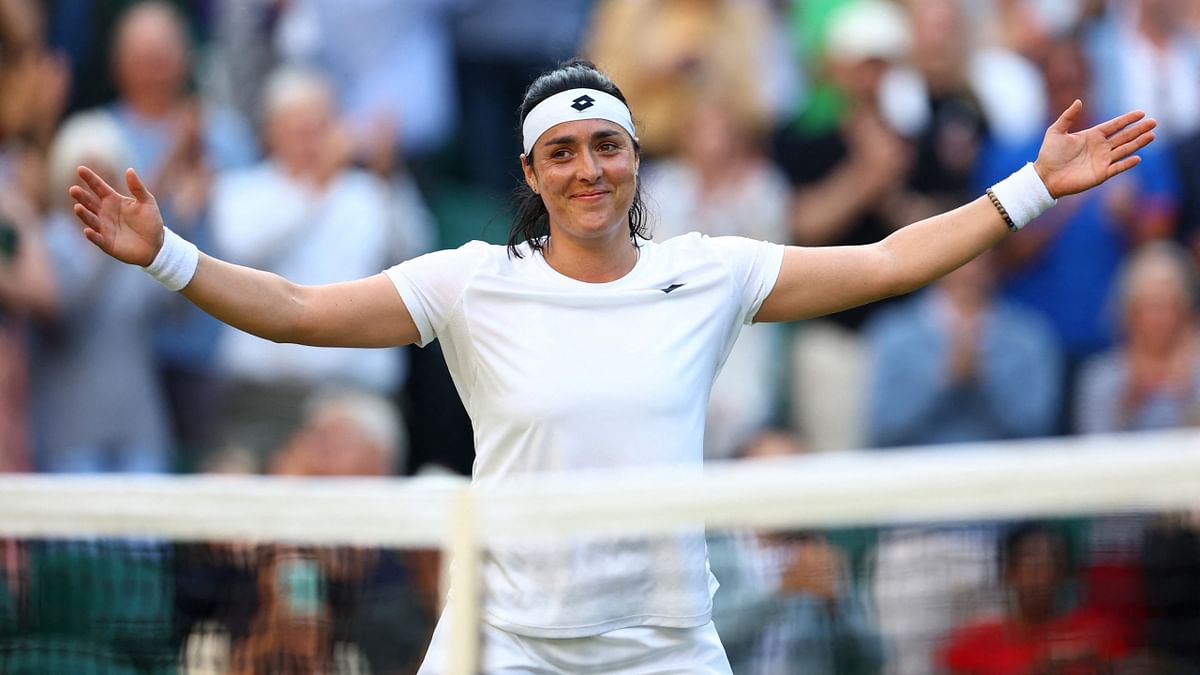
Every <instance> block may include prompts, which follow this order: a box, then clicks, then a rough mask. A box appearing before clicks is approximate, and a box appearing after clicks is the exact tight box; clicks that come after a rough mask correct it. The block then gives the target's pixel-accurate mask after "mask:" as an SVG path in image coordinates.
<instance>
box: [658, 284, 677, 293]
mask: <svg viewBox="0 0 1200 675" xmlns="http://www.w3.org/2000/svg"><path fill="white" fill-rule="evenodd" d="M677 288H683V284H671V285H670V286H667V287H666V288H660V289H658V290H660V291H662V292H663V293H670V292H671V291H673V290H675V289H677Z"/></svg>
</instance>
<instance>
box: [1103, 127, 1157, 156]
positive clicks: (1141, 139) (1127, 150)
mask: <svg viewBox="0 0 1200 675" xmlns="http://www.w3.org/2000/svg"><path fill="white" fill-rule="evenodd" d="M1154 138H1155V136H1154V134H1153V133H1149V132H1147V133H1144V134H1142V135H1140V136H1138V137H1136V138H1134V139H1133V140H1132V141H1129V142H1128V143H1123V144H1121V145H1118V146H1117V147H1115V148H1113V151H1112V156H1113V158H1116V159H1119V158H1123V157H1128V156H1129V155H1132V154H1133V153H1135V152H1137V151H1138V150H1141V149H1142V148H1144V147H1146V146H1147V145H1150V142H1151V141H1153V140H1154Z"/></svg>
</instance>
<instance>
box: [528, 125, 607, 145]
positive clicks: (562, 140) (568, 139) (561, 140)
mask: <svg viewBox="0 0 1200 675" xmlns="http://www.w3.org/2000/svg"><path fill="white" fill-rule="evenodd" d="M620 135H621V132H620V131H617V130H616V129H601V130H600V131H597V132H595V133H593V134H592V140H593V141H598V140H600V139H602V138H610V137H612V136H620ZM576 141H577V139H576V138H575V137H574V136H571V135H566V136H555V137H554V138H551V139H550V140H548V141H546V142H545V143H544V144H543V145H571V144H572V143H575V142H576Z"/></svg>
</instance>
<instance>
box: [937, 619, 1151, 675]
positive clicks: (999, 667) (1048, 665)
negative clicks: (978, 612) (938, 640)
mask: <svg viewBox="0 0 1200 675" xmlns="http://www.w3.org/2000/svg"><path fill="white" fill-rule="evenodd" d="M1128 651H1129V646H1128V644H1127V643H1126V641H1125V639H1124V636H1123V634H1122V631H1121V630H1120V629H1119V627H1118V626H1117V625H1116V624H1115V623H1113V622H1112V621H1110V620H1108V619H1107V618H1106V617H1104V616H1103V615H1100V614H1096V613H1092V612H1086V611H1079V612H1071V613H1070V614H1066V615H1063V616H1059V617H1055V618H1053V619H1050V620H1049V621H1047V622H1045V623H1043V624H1040V625H1036V626H1025V625H1020V624H1017V623H1015V622H1013V621H1012V620H1011V619H1009V618H1001V619H994V620H990V621H983V622H980V623H976V624H973V625H970V626H966V627H964V628H960V629H958V630H956V631H954V633H952V634H951V636H950V639H949V641H948V643H947V647H946V649H945V651H943V652H942V654H941V658H940V660H941V663H942V665H943V666H944V667H945V668H946V670H948V671H949V672H951V673H954V674H955V675H1026V674H1028V675H1090V674H1091V673H1096V672H1101V669H1099V668H1098V667H1097V666H1098V665H1100V664H1107V663H1111V662H1112V661H1113V660H1114V659H1118V658H1120V657H1122V656H1124V655H1125V654H1127V653H1128Z"/></svg>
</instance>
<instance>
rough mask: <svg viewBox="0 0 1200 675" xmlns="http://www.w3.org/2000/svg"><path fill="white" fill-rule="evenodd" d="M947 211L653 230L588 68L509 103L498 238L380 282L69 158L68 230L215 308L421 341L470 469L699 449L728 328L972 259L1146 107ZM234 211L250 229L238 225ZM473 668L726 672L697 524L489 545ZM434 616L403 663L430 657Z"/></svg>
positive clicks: (1090, 172)
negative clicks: (258, 241)
mask: <svg viewBox="0 0 1200 675" xmlns="http://www.w3.org/2000/svg"><path fill="white" fill-rule="evenodd" d="M1081 108H1082V104H1081V103H1080V102H1079V101H1076V102H1075V103H1073V104H1072V105H1071V106H1070V107H1069V108H1068V109H1067V110H1066V111H1065V112H1064V113H1063V114H1062V117H1060V118H1059V119H1058V121H1056V122H1055V123H1054V125H1053V126H1051V127H1050V129H1049V130H1048V131H1047V132H1046V136H1045V140H1044V142H1043V144H1042V147H1041V150H1040V152H1039V153H1038V156H1037V158H1036V161H1034V162H1032V163H1030V164H1027V165H1026V166H1025V167H1024V168H1022V169H1021V170H1019V171H1017V172H1016V173H1015V174H1013V175H1012V176H1011V177H1009V178H1007V179H1005V180H1003V181H1001V182H1000V183H997V184H996V185H995V186H993V187H992V188H991V189H989V190H988V191H987V194H986V195H984V196H981V197H979V198H978V199H976V200H974V201H972V202H971V203H969V204H966V205H965V206H962V207H960V208H957V209H955V210H953V211H950V212H947V213H944V214H941V215H938V216H934V217H932V218H929V219H927V220H923V221H920V222H917V223H914V224H912V225H911V226H908V227H905V228H903V229H901V230H899V231H897V232H895V233H894V234H892V235H890V236H888V237H887V238H886V239H884V240H882V241H880V242H877V243H875V244H871V245H866V246H844V247H822V248H805V247H797V246H783V245H780V244H775V243H768V242H761V241H753V240H749V239H743V238H738V237H716V238H709V237H704V236H701V235H698V234H692V235H685V236H680V237H676V238H674V239H671V240H668V241H665V242H662V243H654V242H652V241H650V240H649V232H648V231H647V222H646V211H645V208H644V207H643V205H642V202H641V200H640V198H639V194H638V167H639V146H638V139H637V130H636V128H635V126H634V123H633V120H632V117H631V114H630V111H629V108H628V107H627V106H626V103H625V100H624V97H623V95H622V94H621V92H620V91H619V90H618V89H617V87H616V86H615V85H614V84H613V83H612V81H611V80H610V79H609V78H608V77H607V76H606V75H604V74H603V73H601V72H600V71H598V70H597V69H596V68H595V67H594V66H593V65H591V64H590V63H587V62H584V61H571V62H568V63H566V64H564V65H562V66H561V67H559V68H557V69H556V70H553V71H551V72H548V73H546V74H544V75H542V76H541V77H539V78H538V79H537V80H536V81H535V82H534V83H533V84H532V85H531V86H530V87H529V89H528V91H527V92H526V94H525V99H524V102H523V103H522V105H521V108H520V122H521V133H522V142H523V148H522V150H523V152H522V153H521V155H520V163H521V168H522V169H523V171H524V184H523V186H522V188H521V189H523V190H527V192H526V193H525V197H524V200H523V201H522V203H521V207H520V209H519V210H518V211H519V212H518V214H517V219H516V222H515V223H514V225H513V229H512V234H511V236H510V239H509V245H508V246H507V247H503V246H493V245H488V244H485V243H481V242H471V243H468V244H465V245H463V246H462V247H460V248H458V249H454V250H445V251H438V252H435V253H431V254H428V255H424V256H421V257H418V258H414V259H412V260H408V261H406V262H403V263H400V264H399V265H396V266H395V267H392V268H390V269H388V270H386V271H385V272H383V273H382V274H378V275H376V276H373V277H370V278H366V279H361V280H357V281H349V282H345V283H338V284H331V285H325V286H299V285H296V284H293V283H291V282H289V281H288V280H286V279H283V278H281V277H279V276H276V275H274V274H269V273H266V272H262V271H258V270H254V269H249V268H246V267H239V266H236V265H231V264H229V263H226V262H222V261H221V260H218V259H216V258H213V257H211V256H208V255H204V254H201V253H199V252H198V251H197V249H196V247H195V246H193V245H192V244H190V243H188V242H187V241H185V240H184V239H182V238H181V237H179V236H178V235H176V234H174V233H173V232H171V231H170V230H168V229H166V228H165V227H164V225H163V222H162V218H161V216H160V214H159V210H158V207H157V206H156V205H155V201H154V197H153V196H152V195H151V194H150V192H149V191H147V189H146V187H145V185H144V184H143V183H142V181H141V179H140V178H139V177H138V176H137V174H136V173H134V172H133V171H132V170H129V171H127V172H126V174H125V179H126V181H127V183H128V187H129V191H130V192H131V194H132V196H125V195H123V194H121V193H119V192H117V191H116V190H114V189H113V188H112V187H111V186H109V185H108V184H106V183H105V182H104V181H103V180H101V179H100V177H99V176H97V175H96V174H95V173H94V172H92V171H91V170H89V169H87V168H86V167H80V168H79V175H80V177H81V178H82V179H83V185H82V186H75V187H72V188H71V189H70V195H71V197H73V198H74V200H75V201H76V202H77V203H76V205H75V207H74V209H75V214H76V216H77V217H78V218H79V220H80V221H82V223H83V225H84V228H83V233H84V235H85V236H86V237H87V238H88V239H89V240H90V241H91V242H92V243H94V244H95V245H96V246H98V247H100V248H101V249H102V250H103V251H105V252H106V253H108V254H109V255H111V256H113V257H114V258H117V259H118V260H122V261H124V262H127V263H130V264H134V265H141V266H143V267H145V268H146V271H147V272H148V273H149V274H150V275H151V276H153V277H154V278H156V279H157V280H159V281H160V282H161V283H163V284H164V285H165V286H166V287H167V288H170V289H172V290H177V291H180V292H181V293H182V294H183V295H184V296H185V297H187V298H188V299H189V300H190V301H192V302H193V303H195V304H196V305H197V306H199V307H200V308H202V309H204V310H205V311H207V312H209V313H210V314H212V315H213V316H215V317H217V318H218V319H220V320H222V321H224V322H226V323H228V324H230V325H232V326H234V327H236V328H240V329H241V330H244V331H247V332H249V333H253V334H255V335H258V336H261V337H263V338H266V339H269V340H275V341H279V342H298V343H303V344H308V345H326V346H341V347H393V346H397V345H405V344H409V343H416V344H419V345H425V344H428V343H429V342H430V341H432V340H434V339H439V340H441V343H442V347H443V349H444V351H445V354H446V360H447V362H448V365H449V367H450V372H451V374H452V375H453V378H454V382H455V385H456V386H457V388H458V391H459V394H460V395H461V396H462V399H463V402H464V403H465V404H466V408H467V411H468V412H469V413H470V415H471V420H472V423H473V425H474V429H475V445H476V458H475V466H474V481H475V483H476V484H482V485H487V484H490V483H495V482H496V481H502V480H504V479H506V478H508V477H511V476H516V475H521V474H531V473H539V472H568V471H578V470H584V469H589V468H594V467H633V466H642V465H650V464H683V465H698V464H699V463H700V462H701V458H702V450H701V449H702V441H703V429H704V414H705V407H706V404H707V398H708V392H709V388H710V386H711V385H712V382H713V379H714V378H715V377H716V375H717V372H718V370H719V369H720V367H721V364H722V362H723V360H724V358H725V356H726V354H728V353H729V349H730V347H731V345H732V344H733V341H734V339H735V338H736V337H737V335H738V331H739V330H740V329H741V327H742V326H743V325H744V324H747V323H750V322H752V321H796V320H800V319H807V318H811V317H816V316H820V315H823V314H827V313H830V312H836V311H838V310H842V309H846V308H849V307H853V306H856V305H861V304H864V303H868V302H871V301H873V300H876V299H879V298H883V297H887V296H892V295H896V294H900V293H907V292H909V291H912V290H914V289H916V288H919V287H921V286H923V285H925V284H927V283H929V282H931V281H933V280H934V279H937V278H938V277H941V276H942V275H944V274H946V273H947V272H949V271H951V270H953V269H955V268H957V267H959V266H960V265H962V264H964V263H966V262H967V261H969V260H971V259H972V258H974V257H975V256H977V255H978V254H979V253H980V252H982V251H984V250H986V249H987V248H988V247H990V246H992V245H993V244H995V243H996V242H998V241H1000V240H1001V239H1003V238H1004V237H1006V236H1008V235H1009V234H1010V233H1011V232H1013V231H1015V230H1017V229H1020V228H1021V227H1022V226H1023V225H1025V224H1026V223H1028V222H1029V221H1030V220H1032V219H1033V218H1034V217H1036V216H1037V215H1038V214H1039V213H1041V212H1042V211H1043V210H1044V209H1046V208H1049V207H1050V206H1051V205H1053V204H1054V202H1055V199H1056V198H1058V197H1062V196H1064V195H1068V194H1072V193H1075V192H1079V191H1082V190H1086V189H1088V188H1091V187H1093V186H1095V185H1098V184H1100V183H1102V182H1104V181H1105V180H1107V179H1108V178H1111V177H1113V176H1115V175H1117V174H1119V173H1121V172H1123V171H1126V170H1128V169H1129V168H1131V167H1133V166H1134V165H1136V164H1137V162H1138V157H1137V156H1136V155H1134V152H1135V151H1137V150H1138V149H1139V148H1142V147H1143V146H1145V145H1146V144H1147V143H1149V142H1150V141H1151V140H1153V138H1154V135H1153V133H1152V131H1151V130H1152V129H1153V128H1154V126H1155V122H1154V120H1152V119H1148V118H1145V115H1144V114H1143V113H1141V112H1131V113H1127V114H1125V115H1121V116H1120V117H1117V118H1114V119H1112V120H1109V121H1107V122H1104V123H1103V124H1100V125H1098V126H1095V127H1093V128H1091V129H1087V130H1083V131H1078V132H1075V133H1071V132H1070V128H1071V125H1072V123H1073V122H1074V121H1075V120H1076V118H1077V117H1078V116H1079V113H1080V110H1081ZM246 225H247V227H253V226H254V224H253V223H247V224H246ZM484 574H485V577H484V582H485V598H484V625H483V626H482V631H483V639H484V644H483V655H482V664H481V671H482V672H485V673H518V672H519V673H552V672H571V673H579V672H594V673H666V672H686V673H693V674H695V673H729V664H728V661H727V659H726V657H725V654H724V650H723V649H722V646H721V643H720V640H719V639H718V637H717V632H716V630H715V628H714V627H713V624H712V621H711V618H710V610H711V598H712V593H713V592H714V591H715V589H716V583H715V580H714V579H712V576H711V574H710V573H709V571H708V565H707V560H706V552H705V547H704V539H703V536H702V533H700V532H696V533H694V534H688V535H680V536H678V537H673V538H670V539H669V540H665V541H664V540H659V541H657V542H648V541H614V542H609V543H577V544H573V545H571V546H565V545H564V546H563V547H559V548H550V547H546V548H541V549H536V550H535V549H521V550H517V549H505V550H503V551H501V550H496V551H492V552H490V554H489V555H488V556H487V557H486V559H485V569H484ZM446 623H447V621H446V619H445V617H443V620H442V621H441V622H440V624H439V627H438V630H437V631H436V632H435V634H434V639H433V641H434V644H433V645H432V647H431V649H430V652H429V656H428V657H427V659H426V663H425V665H424V666H423V667H422V670H421V671H420V672H421V673H423V674H425V675H432V674H436V673H440V672H443V669H444V665H443V664H444V660H445V659H446V658H447V657H448V654H449V646H448V645H447V644H446V637H445V630H444V628H445V626H446Z"/></svg>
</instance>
